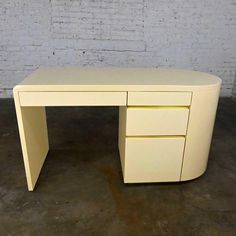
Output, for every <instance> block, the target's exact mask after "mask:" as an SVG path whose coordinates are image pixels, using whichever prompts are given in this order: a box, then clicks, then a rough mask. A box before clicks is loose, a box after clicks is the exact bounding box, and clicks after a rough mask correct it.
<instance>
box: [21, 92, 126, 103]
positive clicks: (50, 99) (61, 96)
mask: <svg viewBox="0 0 236 236" xmlns="http://www.w3.org/2000/svg"><path fill="white" fill-rule="evenodd" d="M126 96H127V93H126V92H20V93H19V97H20V104H21V106H125V105H126Z"/></svg>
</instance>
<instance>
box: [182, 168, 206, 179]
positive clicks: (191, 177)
mask: <svg viewBox="0 0 236 236" xmlns="http://www.w3.org/2000/svg"><path fill="white" fill-rule="evenodd" d="M206 170H207V167H206V168H205V169H204V170H203V171H202V172H200V173H199V174H197V175H195V176H190V177H186V178H182V177H181V179H180V182H188V181H189V182H190V181H194V180H196V179H198V178H200V177H202V176H203V175H204V174H205V173H206Z"/></svg>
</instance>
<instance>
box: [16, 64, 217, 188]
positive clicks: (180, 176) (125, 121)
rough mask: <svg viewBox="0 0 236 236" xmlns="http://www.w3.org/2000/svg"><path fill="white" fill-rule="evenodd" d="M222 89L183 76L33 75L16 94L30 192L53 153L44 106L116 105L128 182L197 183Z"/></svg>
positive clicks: (96, 71) (111, 72) (203, 78)
mask: <svg viewBox="0 0 236 236" xmlns="http://www.w3.org/2000/svg"><path fill="white" fill-rule="evenodd" d="M220 84H221V80H220V79H219V78H218V77H216V76H213V75H209V74H205V73H201V72H193V71H185V70H164V69H134V68H132V69H118V68H42V69H38V70H36V71H35V72H34V73H32V74H31V75H30V76H28V77H27V78H26V79H25V80H24V81H23V82H21V83H20V84H19V85H17V86H16V87H14V100H15V106H16V113H17V120H18V126H19V132H20V140H21V146H22V151H23V157H24V165H25V171H26V178H27V183H28V189H29V191H32V190H33V189H34V186H35V183H36V181H37V178H38V176H39V173H40V170H41V168H42V166H43V163H44V160H45V158H46V155H47V152H48V149H49V145H48V135H47V122H46V114H45V107H46V106H119V151H120V160H121V166H122V170H123V177H124V182H125V183H140V182H168V181H185V180H190V179H194V178H196V177H198V176H200V175H201V174H203V173H204V171H205V170H206V167H207V161H208V153H209V148H210V143H211V137H212V131H213V126H214V120H215V113H216V108H217V103H218V96H219V90H220ZM58 128H59V127H58Z"/></svg>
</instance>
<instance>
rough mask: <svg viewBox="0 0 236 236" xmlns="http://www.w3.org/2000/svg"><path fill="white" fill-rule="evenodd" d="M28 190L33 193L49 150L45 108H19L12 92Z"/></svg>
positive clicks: (17, 100)
mask: <svg viewBox="0 0 236 236" xmlns="http://www.w3.org/2000/svg"><path fill="white" fill-rule="evenodd" d="M14 100H15V106H16V113H17V121H18V128H19V134H20V140H21V147H22V152H23V158H24V166H25V172H26V178H27V184H28V190H29V191H33V190H34V186H35V184H36V182H37V179H38V176H39V174H40V171H41V168H42V166H43V163H44V160H45V158H46V156H47V153H48V150H49V144H48V133H47V121H46V112H45V107H21V106H20V103H19V97H18V93H17V92H14Z"/></svg>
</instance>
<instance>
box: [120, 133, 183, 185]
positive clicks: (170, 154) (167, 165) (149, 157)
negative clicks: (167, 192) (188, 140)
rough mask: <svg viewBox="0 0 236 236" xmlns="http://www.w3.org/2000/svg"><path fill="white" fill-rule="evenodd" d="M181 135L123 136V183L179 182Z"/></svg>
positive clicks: (181, 153)
mask: <svg viewBox="0 0 236 236" xmlns="http://www.w3.org/2000/svg"><path fill="white" fill-rule="evenodd" d="M184 142H185V138H184V137H176V138H141V137H135V138H126V157H125V165H124V166H125V172H124V182H126V183H138V182H167V181H179V180H180V173H181V166H182V159H183V150H184Z"/></svg>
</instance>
